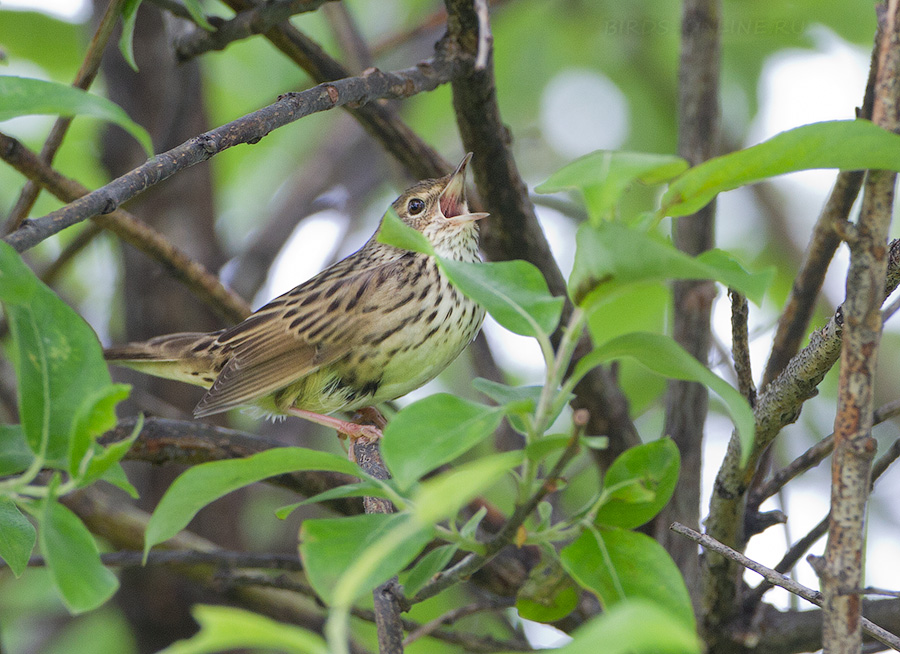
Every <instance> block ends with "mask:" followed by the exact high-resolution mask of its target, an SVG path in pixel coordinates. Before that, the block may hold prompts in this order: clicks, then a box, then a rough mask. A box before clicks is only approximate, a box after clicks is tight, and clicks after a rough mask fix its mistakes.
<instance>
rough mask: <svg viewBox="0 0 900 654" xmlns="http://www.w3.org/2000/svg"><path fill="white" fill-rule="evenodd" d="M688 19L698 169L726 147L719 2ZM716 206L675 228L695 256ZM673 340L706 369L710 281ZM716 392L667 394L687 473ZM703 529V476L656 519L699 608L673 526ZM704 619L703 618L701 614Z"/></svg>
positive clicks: (682, 79)
mask: <svg viewBox="0 0 900 654" xmlns="http://www.w3.org/2000/svg"><path fill="white" fill-rule="evenodd" d="M682 4H683V9H682V19H681V55H680V61H679V66H678V154H679V155H680V156H681V157H683V158H685V159H686V160H687V161H688V163H690V164H691V165H692V166H695V165H698V164H700V163H703V162H704V161H706V160H707V159H709V158H711V157H713V156H715V155H716V154H717V153H718V152H717V151H718V147H719V143H718V140H719V136H718V135H719V67H720V65H721V62H720V52H721V44H720V38H721V37H720V34H719V22H720V18H721V13H722V8H721V2H720V0H684V2H683V3H682ZM715 215H716V203H715V202H711V203H710V204H708V205H707V206H706V207H704V208H703V209H701V210H700V211H698V212H697V213H695V214H693V215H691V216H685V217H683V218H678V219H677V220H676V221H675V224H674V225H673V230H672V237H673V240H674V242H675V245H676V246H677V247H678V248H679V249H680V250H682V251H683V252H686V253H687V254H690V255H692V256H696V255H698V254H700V253H702V252H704V251H706V250H709V249H710V248H711V247H713V245H714V244H715V243H714V242H715V236H714V234H715ZM672 290H673V293H672V296H673V304H674V315H673V336H674V338H675V340H676V341H678V343H679V344H680V345H681V346H682V347H684V349H685V350H687V351H688V352H689V353H690V354H691V355H692V356H693V357H695V358H696V359H697V360H699V361H700V362H701V363H703V364H704V365H706V363H707V362H708V360H709V349H710V343H711V340H712V336H711V329H710V313H711V311H712V303H713V300H714V299H715V296H716V288H715V284H714V283H713V282H711V281H708V280H706V281H695V280H679V281H676V282H675V283H674V284H673V289H672ZM708 404H709V391H708V390H707V388H706V386H704V385H703V384H698V383H696V382H686V381H680V380H671V381H669V383H668V388H667V391H666V413H665V425H664V428H663V434H664V435H666V436H670V437H671V438H672V439H673V440H674V441H675V443H676V444H677V445H678V449H679V451H680V453H681V465H682V469H683V470H686V471H688V470H690V471H696V470H700V469H701V468H702V460H701V459H702V449H703V426H704V424H705V422H706V414H707V408H708ZM676 520H677V521H680V522H685V523H687V524H688V525H691V526H692V527H695V528H699V525H700V476H699V475H697V474H683V475H679V477H678V483H677V485H676V487H675V492H674V494H673V496H672V500H671V501H670V502H669V503H668V504H667V505H666V507H664V508H663V510H662V511H661V512H660V514H659V515H658V516H657V517H656V520H655V535H656V537H657V540H659V541H660V543H661V544H662V545H663V546H664V547H665V548H666V550H667V551H668V552H669V554H671V555H672V558H673V559H674V560H675V562H676V563H677V564H678V568H679V569H680V570H681V573H682V575H684V578H685V580H686V581H687V585H688V590H689V591H690V593H691V598H692V600H693V602H694V607H695V611H697V610H698V609H699V599H698V598H699V583H700V575H699V560H698V558H697V549H696V547H694V546H693V545H691V544H690V543H687V542H685V541H684V540H683V539H680V538H673V537H672V535H671V533H670V532H669V530H668V528H667V527H668V525H669V524H671V523H672V522H673V521H676ZM698 614H699V613H698Z"/></svg>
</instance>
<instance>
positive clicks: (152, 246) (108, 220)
mask: <svg viewBox="0 0 900 654" xmlns="http://www.w3.org/2000/svg"><path fill="white" fill-rule="evenodd" d="M0 158H2V159H3V160H4V161H5V162H7V163H8V164H9V165H11V166H12V167H13V168H15V169H16V170H18V171H19V172H20V173H22V174H23V175H25V176H26V177H28V178H29V179H31V180H33V181H35V182H36V183H38V184H40V185H41V186H42V187H44V188H46V189H47V190H48V191H50V192H51V193H52V194H53V195H55V196H56V197H57V198H59V199H60V200H62V201H63V202H72V201H75V200H77V199H78V198H82V197H85V196H86V195H88V194H89V193H90V191H88V189H87V188H85V187H84V186H82V185H81V184H79V183H78V182H76V181H75V180H73V179H70V178H68V177H65V176H63V175H61V174H60V173H58V172H57V171H56V170H54V169H53V168H51V167H50V166H49V165H47V164H45V163H43V162H42V161H41V160H40V159H39V158H38V156H37V155H36V154H34V153H33V152H31V151H30V150H29V149H28V148H26V147H25V146H24V145H22V144H21V143H19V141H17V140H16V139H14V138H12V137H10V136H6V135H5V134H2V133H0ZM69 206H72V205H69ZM93 220H94V223H95V224H97V225H99V226H100V227H103V228H104V229H108V230H109V231H111V232H112V233H113V234H115V235H117V236H118V237H119V238H121V239H122V240H123V241H125V242H126V243H129V244H131V245H133V246H134V247H135V248H137V249H138V250H140V251H141V252H143V253H144V254H146V255H147V256H148V257H150V258H151V259H154V260H156V261H158V262H159V263H161V264H162V265H163V266H164V267H165V268H166V269H167V270H168V271H169V273H170V274H171V275H172V277H174V278H175V279H177V280H178V281H180V282H182V283H183V284H184V285H185V286H186V287H187V288H188V289H190V290H191V291H192V292H193V293H194V294H195V295H196V296H197V297H199V298H200V299H201V300H202V301H203V302H205V303H206V304H207V305H209V306H210V307H211V308H212V309H213V310H215V311H216V312H218V313H219V314H221V315H222V316H223V317H224V318H226V319H228V320H231V321H233V322H240V321H241V320H243V319H244V318H246V317H247V315H248V314H249V313H250V308H249V307H248V306H247V303H246V302H244V301H243V300H242V299H241V298H240V297H239V296H238V295H236V294H235V293H233V292H232V291H230V290H228V289H227V288H225V287H224V286H223V285H222V282H220V281H219V278H218V277H216V276H215V275H213V274H212V273H211V272H209V271H208V270H207V269H206V267H205V266H203V265H202V264H200V263H199V262H197V261H195V260H194V259H191V258H190V257H189V256H188V255H186V254H185V253H184V252H182V251H181V250H179V249H178V248H177V247H175V246H174V245H173V244H172V243H170V242H169V241H168V240H167V239H166V237H165V236H163V235H162V234H160V233H159V232H157V231H156V230H155V229H153V228H152V227H150V226H149V225H147V224H146V223H144V222H142V221H141V220H139V219H138V218H136V217H135V216H133V215H132V214H130V213H129V212H127V211H125V210H124V209H116V210H115V211H112V212H111V213H108V214H107V215H105V216H95V217H94V218H93ZM31 224H32V221H27V222H26V223H24V224H23V226H22V229H20V230H19V231H17V232H15V234H13V235H11V236H10V237H9V238H14V237H15V235H16V234H20V233H22V231H23V230H27V229H28V228H29V225H31ZM82 242H83V241H82ZM76 245H78V244H76Z"/></svg>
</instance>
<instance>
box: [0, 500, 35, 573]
mask: <svg viewBox="0 0 900 654" xmlns="http://www.w3.org/2000/svg"><path fill="white" fill-rule="evenodd" d="M36 539H37V532H36V531H35V529H34V525H32V524H31V523H30V522H29V521H28V518H26V517H25V516H24V515H22V512H21V511H19V507H17V506H16V503H15V502H13V501H12V500H11V499H10V498H8V497H6V496H3V495H0V559H3V560H4V561H6V564H7V565H8V566H9V569H10V570H12V572H13V574H14V575H15V576H16V577H18V576H19V575H21V574H22V573H23V572H25V568H27V567H28V559H29V558H30V557H31V552H32V551H33V550H34V543H35V540H36Z"/></svg>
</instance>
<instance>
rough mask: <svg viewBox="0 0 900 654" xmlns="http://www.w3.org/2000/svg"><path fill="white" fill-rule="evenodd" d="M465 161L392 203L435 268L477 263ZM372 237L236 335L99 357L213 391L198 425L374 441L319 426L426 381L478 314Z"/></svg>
mask: <svg viewBox="0 0 900 654" xmlns="http://www.w3.org/2000/svg"><path fill="white" fill-rule="evenodd" d="M471 156H472V155H471V153H469V154H467V155H466V156H465V157H464V158H463V160H462V161H461V162H460V164H459V166H458V167H457V169H456V171H455V172H454V173H452V174H450V175H447V176H446V177H442V178H440V179H427V180H424V181H421V182H419V183H418V184H415V185H414V186H412V187H410V188H409V189H407V190H406V191H405V192H404V193H403V194H402V195H401V196H400V197H399V198H397V200H396V201H395V202H394V203H393V208H394V211H396V213H397V215H398V216H399V217H400V218H401V220H403V222H404V223H406V224H407V225H409V226H410V227H413V228H414V229H416V230H418V231H420V232H421V233H422V234H424V235H425V237H426V238H427V239H428V240H429V242H430V243H431V244H432V246H433V247H434V249H435V251H436V252H437V253H438V254H439V255H440V256H442V257H447V258H451V259H455V260H459V261H479V256H478V226H477V224H476V222H475V221H477V220H479V219H481V218H484V217H485V216H487V214H485V213H470V212H469V207H468V204H467V202H466V177H465V175H466V165H467V164H468V162H469V159H470V158H471ZM379 229H380V226H379ZM376 236H377V232H376V235H373V236H372V238H370V239H369V240H368V242H367V243H366V244H365V245H364V246H363V247H362V248H360V249H359V250H358V251H356V252H354V253H353V254H351V255H350V256H348V257H347V258H346V259H343V260H342V261H339V262H338V263H336V264H334V265H333V266H331V267H330V268H327V269H326V270H324V271H323V272H321V273H319V274H318V275H316V276H315V277H313V278H312V279H310V280H309V281H307V282H304V283H303V284H300V285H299V286H297V287H296V288H294V289H293V290H291V291H289V292H287V293H285V294H284V295H282V296H280V297H278V298H276V299H274V300H272V301H271V302H269V303H268V304H267V305H265V306H264V307H262V308H261V309H259V310H258V311H256V312H255V313H253V314H252V315H251V316H249V317H248V318H247V319H246V320H244V321H243V322H241V323H239V324H237V325H235V326H234V327H230V328H228V329H223V330H220V331H217V332H212V333H181V334H171V335H167V336H158V337H156V338H153V339H151V340H149V341H145V342H142V343H129V344H126V345H122V346H119V347H112V348H109V349H108V350H106V351H105V356H106V358H107V360H109V361H112V362H114V363H116V364H118V365H123V366H127V367H129V368H134V369H136V370H139V371H141V372H145V373H148V374H151V375H156V376H158V377H165V378H168V379H176V380H179V381H183V382H188V383H190V384H196V385H199V386H203V387H204V388H207V389H209V390H208V391H207V393H206V395H204V396H203V399H201V400H200V403H199V404H198V405H197V407H196V408H195V409H194V416H195V417H198V418H200V417H203V416H209V415H212V414H215V413H220V412H223V411H227V410H229V409H232V408H235V407H243V406H249V407H254V408H255V409H256V410H258V411H259V412H260V413H262V414H264V415H297V416H300V417H302V418H305V419H307V420H311V421H313V422H317V423H319V424H322V425H325V426H328V427H332V428H335V429H337V430H338V431H340V432H342V433H345V434H348V435H350V436H354V437H359V436H366V437H373V436H378V435H379V432H378V431H377V430H376V429H374V428H372V427H371V426H368V425H357V424H355V423H349V422H345V421H343V420H339V419H337V418H333V417H329V416H328V415H325V414H330V413H333V412H335V411H353V410H356V409H360V408H363V407H369V406H373V405H375V404H377V403H379V402H385V401H388V400H393V399H396V398H398V397H400V396H402V395H405V394H407V393H409V392H410V391H412V390H415V389H416V388H418V387H420V386H422V385H423V384H425V383H426V382H428V381H430V380H431V379H433V378H434V377H436V376H437V375H438V373H440V372H441V371H442V370H443V369H444V368H446V367H447V366H448V365H449V364H450V363H451V362H452V361H453V360H454V359H455V358H456V357H457V356H459V354H460V353H461V352H462V351H463V349H465V347H466V346H467V345H468V344H469V343H470V342H471V341H472V339H473V338H474V337H475V335H476V334H477V333H478V330H479V328H480V327H481V323H482V320H483V319H484V311H483V309H482V308H481V307H480V306H478V305H477V304H476V303H475V302H473V301H472V300H469V299H468V298H466V297H465V296H464V295H463V294H462V293H460V292H459V291H458V290H457V289H456V288H454V287H453V286H452V285H451V284H450V282H449V281H448V279H447V278H446V277H445V276H444V274H443V273H442V271H441V269H440V268H439V267H438V265H437V263H436V262H435V260H434V257H431V256H428V255H424V254H419V253H415V252H410V251H406V250H402V249H399V248H396V247H394V246H391V245H385V244H384V243H379V242H378V241H377V240H376Z"/></svg>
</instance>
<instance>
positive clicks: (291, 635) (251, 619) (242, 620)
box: [159, 604, 328, 654]
mask: <svg viewBox="0 0 900 654" xmlns="http://www.w3.org/2000/svg"><path fill="white" fill-rule="evenodd" d="M191 614H192V615H193V616H194V619H195V620H196V621H197V623H198V624H199V625H200V631H198V632H197V633H196V634H194V635H193V636H191V637H190V638H188V639H187V640H179V641H176V642H175V643H172V644H171V645H169V646H168V647H166V648H165V649H164V650H161V651H160V652H159V654H212V653H213V652H222V651H225V650H228V651H231V650H235V649H240V650H244V649H250V650H256V649H264V650H275V651H279V652H292V653H293V654H328V647H327V646H326V644H325V641H324V640H323V639H322V637H321V636H319V635H318V634H314V633H312V632H311V631H307V630H306V629H301V628H300V627H295V626H293V625H289V624H284V623H283V622H277V621H276V620H273V619H272V618H267V617H266V616H264V615H259V614H258V613H251V612H250V611H245V610H244V609H237V608H233V607H230V606H204V605H202V604H201V605H198V606H195V607H194V608H193V609H192V610H191Z"/></svg>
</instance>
